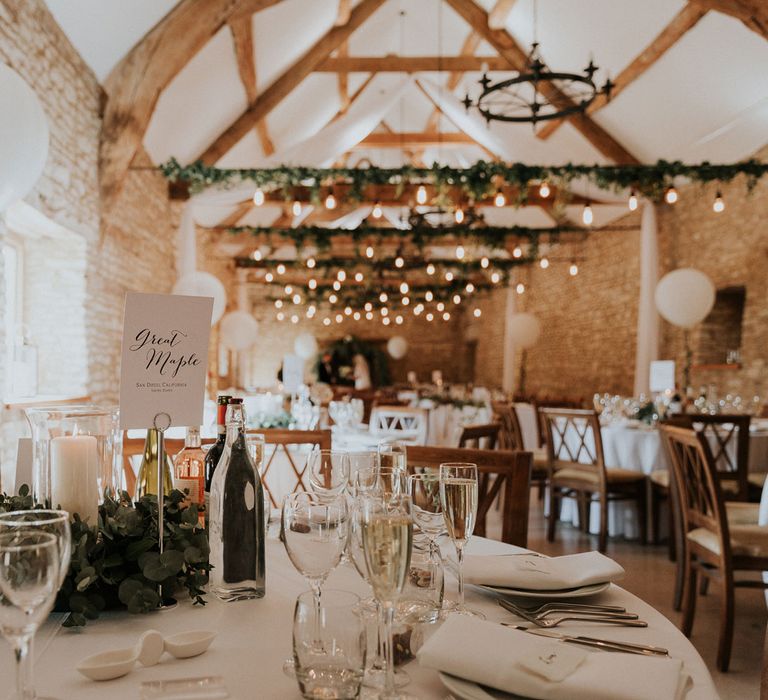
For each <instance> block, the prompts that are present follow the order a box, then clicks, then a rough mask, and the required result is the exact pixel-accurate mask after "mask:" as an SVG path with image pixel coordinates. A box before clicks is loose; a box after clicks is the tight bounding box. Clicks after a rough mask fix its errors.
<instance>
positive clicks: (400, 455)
mask: <svg viewBox="0 0 768 700" xmlns="http://www.w3.org/2000/svg"><path fill="white" fill-rule="evenodd" d="M405 449H406V448H405V444H404V443H402V442H392V443H384V444H382V445H379V464H380V466H382V467H389V468H391V469H400V470H401V471H403V472H405V470H406V466H407V464H408V460H407V459H406V457H407V455H406V451H405Z"/></svg>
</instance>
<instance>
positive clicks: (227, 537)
mask: <svg viewBox="0 0 768 700" xmlns="http://www.w3.org/2000/svg"><path fill="white" fill-rule="evenodd" d="M245 424H246V420H245V410H244V409H243V400H242V399H232V400H231V401H230V403H229V406H228V407H227V442H226V445H225V446H224V452H223V453H222V455H221V459H220V460H219V463H218V465H217V467H216V471H215V473H214V475H213V481H212V483H211V495H210V511H209V532H208V537H209V544H210V550H211V552H210V562H211V566H212V570H211V575H210V581H211V589H212V591H213V593H215V594H216V595H217V596H218V597H219V598H221V599H222V600H227V601H231V600H245V599H247V598H261V597H263V596H264V592H265V534H266V533H265V531H266V528H265V522H264V490H263V487H262V484H261V479H260V478H259V472H258V469H257V468H256V464H255V463H254V461H253V458H252V457H251V455H250V454H249V451H248V446H247V444H246V440H245Z"/></svg>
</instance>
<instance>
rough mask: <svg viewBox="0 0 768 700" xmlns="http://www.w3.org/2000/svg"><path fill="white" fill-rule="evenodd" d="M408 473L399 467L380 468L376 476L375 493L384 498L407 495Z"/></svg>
mask: <svg viewBox="0 0 768 700" xmlns="http://www.w3.org/2000/svg"><path fill="white" fill-rule="evenodd" d="M407 486H408V485H407V483H406V472H405V469H400V468H399V467H395V468H393V467H385V466H381V467H379V472H378V474H377V475H376V486H375V487H374V488H375V491H376V492H378V493H379V495H381V496H382V497H385V498H390V497H392V496H399V495H404V494H406V493H407V491H406V489H407Z"/></svg>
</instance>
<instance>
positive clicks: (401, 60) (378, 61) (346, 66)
mask: <svg viewBox="0 0 768 700" xmlns="http://www.w3.org/2000/svg"><path fill="white" fill-rule="evenodd" d="M473 41H474V40H473ZM479 45H480V39H478V40H477V42H476V44H475V46H479ZM484 68H485V69H487V70H489V71H510V70H512V69H513V68H512V66H511V65H510V63H509V61H508V60H506V59H505V58H503V57H500V56H472V55H466V56H463V55H462V56H391V55H390V56H334V57H331V58H327V59H325V60H324V61H322V62H321V63H320V64H318V66H317V67H316V68H315V72H317V73H369V72H374V73H423V72H438V71H446V70H447V71H460V72H466V71H480V70H483V69H484Z"/></svg>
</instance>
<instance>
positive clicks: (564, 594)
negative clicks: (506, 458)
mask: <svg viewBox="0 0 768 700" xmlns="http://www.w3.org/2000/svg"><path fill="white" fill-rule="evenodd" d="M610 585H611V584H610V582H608V583H593V584H590V585H589V586H580V587H579V588H568V589H565V590H558V591H534V590H528V589H524V588H504V587H503V586H479V588H486V589H488V590H490V591H493V592H494V593H501V594H502V595H508V596H511V597H513V598H535V599H540V600H567V599H569V598H586V597H588V596H591V595H597V594H598V593H602V592H603V591H605V590H607V589H608V587H609V586H610Z"/></svg>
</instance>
